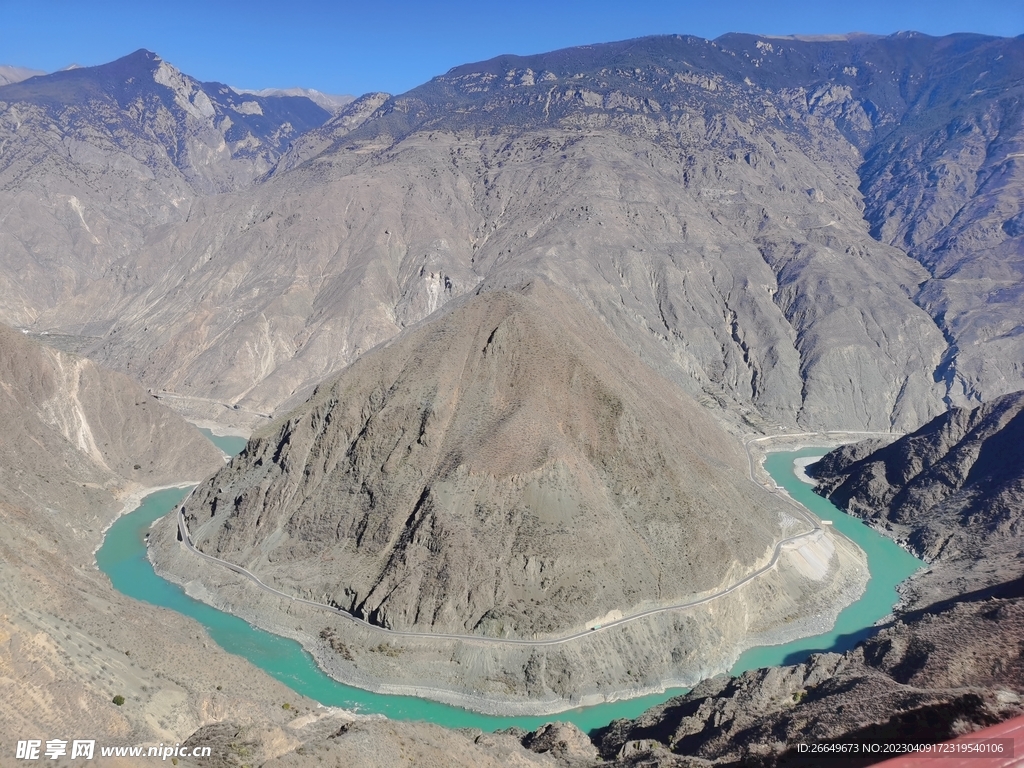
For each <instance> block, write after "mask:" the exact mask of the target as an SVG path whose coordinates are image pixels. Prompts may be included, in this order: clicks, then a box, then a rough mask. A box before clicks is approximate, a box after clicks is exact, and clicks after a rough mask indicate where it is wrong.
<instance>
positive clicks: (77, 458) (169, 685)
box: [0, 326, 285, 755]
mask: <svg viewBox="0 0 1024 768" xmlns="http://www.w3.org/2000/svg"><path fill="white" fill-rule="evenodd" d="M0 421H2V423H3V429H2V430H0V582H2V583H3V589H2V590H0V695H2V696H3V697H4V699H5V700H6V701H8V702H12V705H11V706H7V707H4V708H3V711H2V712H0V742H2V743H3V745H4V749H5V750H11V751H10V752H9V753H8V754H9V755H13V754H14V753H13V749H14V746H13V745H14V742H15V741H16V740H17V739H25V738H36V737H38V736H42V737H43V738H47V737H49V738H69V737H71V735H72V734H81V735H83V736H84V735H85V734H90V736H89V737H90V738H97V739H104V740H106V743H129V742H130V741H132V740H135V741H142V740H145V739H153V740H163V739H169V740H171V741H173V740H174V739H175V738H178V739H180V738H183V737H185V736H187V735H188V734H189V733H190V732H191V731H192V730H194V729H195V728H197V727H199V726H200V725H203V724H205V723H206V722H208V721H209V720H208V718H210V717H211V715H212V716H216V715H215V714H214V713H216V712H220V716H228V715H230V716H234V717H238V718H243V719H244V718H246V717H249V716H250V715H256V714H257V713H260V714H261V716H265V717H266V718H267V721H268V722H273V721H274V717H275V713H274V711H273V710H274V709H275V708H272V707H271V706H270V702H271V701H272V700H273V698H278V697H283V696H284V695H285V694H284V693H283V691H284V690H285V689H284V688H283V686H279V685H278V684H276V683H272V682H271V681H269V680H263V681H254V680H253V678H252V669H251V667H249V665H248V664H245V663H243V662H241V661H240V660H238V659H235V658H232V657H229V656H228V655H227V654H224V653H221V652H219V651H217V650H213V649H210V648H209V647H208V646H209V641H208V639H206V640H200V639H199V633H200V630H199V628H198V626H197V625H195V624H193V623H192V622H191V621H190V620H182V619H181V617H177V618H175V619H171V618H170V617H169V615H166V614H165V613H164V612H163V611H162V610H160V609H156V608H153V607H152V606H149V605H146V604H143V603H139V602H137V601H134V600H131V599H129V598H126V597H124V596H123V595H120V594H119V593H118V592H116V591H115V590H114V589H113V587H112V586H111V585H110V581H109V580H108V579H107V577H106V576H105V575H104V574H102V573H101V572H100V571H98V570H97V568H96V566H95V557H94V552H95V550H96V548H97V547H98V546H99V544H100V542H101V539H102V531H103V530H105V528H106V527H107V526H108V525H109V524H110V523H111V522H112V521H113V520H114V518H116V516H117V515H118V514H119V512H120V511H121V508H122V505H123V503H125V502H128V501H129V499H130V497H131V494H133V493H136V492H138V491H139V490H140V489H141V488H142V487H148V486H154V485H161V484H165V483H171V482H173V483H179V482H182V481H187V480H189V479H191V480H195V481H198V480H200V479H202V478H203V477H204V476H206V475H207V474H209V473H211V472H213V471H215V470H216V469H217V468H218V467H220V466H223V460H222V458H221V456H220V453H219V451H217V450H216V449H215V448H214V447H213V446H212V445H211V444H210V443H209V441H207V440H206V439H205V438H204V437H203V436H202V435H201V434H200V433H199V432H198V431H197V430H196V429H195V428H193V427H192V426H191V425H189V424H187V423H186V422H185V421H183V420H182V419H181V417H180V416H178V415H177V414H175V413H174V412H172V411H169V410H168V409H166V408H164V407H162V406H160V405H158V404H156V403H155V402H153V400H152V398H150V397H149V396H147V395H146V394H145V392H143V391H142V390H141V389H140V388H139V387H138V385H137V384H134V383H133V382H131V381H130V380H128V379H127V377H125V376H124V375H123V374H120V373H115V372H112V371H104V370H102V369H100V368H98V367H97V366H96V365H95V364H93V363H91V362H89V361H87V360H83V359H81V358H76V357H73V356H70V355H65V354H62V353H59V352H56V351H55V350H52V349H49V348H47V347H43V346H40V345H39V344H37V343H35V342H33V341H31V340H29V339H27V338H25V336H24V335H23V334H21V333H18V332H15V331H12V330H11V329H9V328H6V327H2V326H0ZM154 627H160V631H158V632H154V631H153V628H154ZM218 685H221V686H222V687H224V688H226V689H227V690H226V692H224V693H218V691H216V690H215V687H216V686H218ZM114 695H123V696H124V697H125V698H126V703H125V705H124V706H123V707H117V706H115V705H113V704H112V703H111V699H112V697H113V696H114ZM254 697H255V698H259V699H262V702H261V703H259V704H254V701H253V699H254ZM276 709H278V710H279V709H280V707H279V706H278V707H276ZM44 734H45V735H44Z"/></svg>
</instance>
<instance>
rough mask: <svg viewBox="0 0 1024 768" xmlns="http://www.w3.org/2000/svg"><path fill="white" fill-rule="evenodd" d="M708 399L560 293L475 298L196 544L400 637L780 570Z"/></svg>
mask: <svg viewBox="0 0 1024 768" xmlns="http://www.w3.org/2000/svg"><path fill="white" fill-rule="evenodd" d="M746 467H747V464H746V457H745V456H744V454H743V451H742V448H741V447H740V445H739V443H738V442H737V441H736V440H735V439H734V438H732V437H731V436H729V435H727V434H726V433H725V432H723V431H722V429H721V428H720V427H719V426H717V425H716V423H715V422H714V421H713V420H712V419H711V418H710V417H709V416H708V415H706V414H705V412H704V411H703V409H702V408H700V407H699V406H698V405H697V404H696V403H694V402H693V401H692V400H690V399H689V397H688V396H687V395H685V394H683V393H682V392H681V391H679V389H678V388H677V387H675V386H673V385H672V384H670V383H669V382H667V381H666V380H664V379H662V378H661V377H659V376H658V375H657V374H655V373H654V372H652V371H651V370H650V369H648V368H647V367H646V366H645V365H644V364H643V362H642V361H641V360H639V359H638V358H637V357H636V356H635V355H634V354H633V353H632V352H630V351H629V350H628V349H627V348H626V347H625V345H623V344H622V342H620V341H619V340H618V339H617V338H616V337H615V336H614V335H613V334H612V333H611V332H610V331H609V330H608V329H607V328H606V327H605V326H604V325H603V324H601V323H600V322H595V320H593V319H592V316H590V315H589V313H587V312H586V310H585V309H583V307H581V306H580V305H579V304H578V303H577V302H575V301H574V300H573V299H571V298H570V297H569V296H567V295H566V294H564V293H562V292H561V291H559V290H558V289H556V288H554V287H552V286H551V285H550V284H548V283H547V282H545V281H541V280H534V281H532V282H530V283H529V284H527V285H525V286H523V287H519V288H515V289H501V290H495V291H491V292H482V293H478V294H475V295H473V296H471V297H465V298H463V299H460V300H457V301H456V302H454V303H453V304H452V305H450V307H449V308H448V311H445V312H444V313H443V314H441V316H440V317H437V318H436V319H433V320H432V321H430V322H428V323H427V324H424V325H421V326H418V327H416V328H413V329H410V330H408V331H406V332H404V333H403V334H401V335H399V336H398V337H397V338H396V339H394V340H393V341H391V342H389V343H387V344H385V345H383V346H381V347H379V348H377V349H376V350H374V351H372V352H370V353H368V354H366V355H365V356H363V357H362V358H360V359H359V360H358V361H356V362H355V363H354V364H352V365H351V366H350V367H349V368H347V369H346V370H345V371H344V373H343V374H342V375H341V376H340V377H339V378H338V379H337V380H336V381H334V382H333V383H330V384H327V385H324V386H322V387H321V388H320V389H319V390H318V391H317V392H316V394H315V395H314V396H313V397H312V398H311V399H310V400H309V401H308V402H307V403H305V404H304V405H303V406H301V407H300V408H298V409H297V410H295V411H293V412H292V413H291V414H289V415H288V416H286V417H284V418H283V419H282V420H280V421H278V422H276V423H275V424H273V425H271V426H270V427H268V428H267V429H266V430H264V431H263V432H262V433H261V434H260V435H258V436H257V437H256V438H255V439H254V440H253V441H252V442H250V444H249V446H248V448H247V449H246V451H245V452H244V453H243V454H242V456H241V457H239V458H238V459H236V460H235V461H234V462H232V464H231V465H230V466H229V467H227V468H225V469H224V470H223V471H222V472H220V473H219V474H218V475H216V476H215V477H214V478H212V479H211V480H210V481H209V482H208V483H207V484H205V485H204V486H202V487H201V488H200V489H199V491H198V492H197V493H196V495H195V496H194V497H193V499H192V500H191V501H190V503H189V504H188V507H187V518H188V521H189V525H190V527H191V531H192V534H193V537H194V539H195V541H196V544H197V546H198V547H199V548H200V549H202V550H204V551H205V552H207V553H210V554H215V555H217V556H219V557H221V558H223V559H226V560H229V561H231V562H235V563H238V564H242V565H244V566H245V567H246V568H249V569H251V570H252V571H254V572H255V573H256V574H258V575H259V576H260V577H261V578H262V579H264V580H265V581H267V582H268V583H270V584H272V585H274V586H275V587H277V588H280V589H282V590H284V591H286V592H290V593H293V594H301V595H303V596H306V597H310V598H312V599H315V600H318V601H323V602H328V603H332V604H335V605H338V606H341V607H343V608H345V609H346V610H349V611H352V612H353V613H355V614H357V615H360V616H363V617H365V618H367V619H368V620H370V621H371V622H374V623H377V624H380V625H383V626H387V627H392V628H401V629H413V630H418V631H439V632H459V633H465V632H474V633H482V634H493V635H532V634H546V633H558V632H562V631H565V630H568V629H570V628H579V627H580V626H581V625H582V624H584V623H586V622H590V621H594V620H600V618H601V617H603V616H605V615H607V614H608V613H609V612H611V611H622V612H624V613H627V614H628V613H630V612H633V611H635V610H637V609H639V608H640V607H651V606H655V605H669V604H674V603H678V602H681V601H683V600H685V599H686V598H687V597H689V596H695V595H699V594H702V593H709V592H713V591H716V590H717V589H719V588H721V587H723V586H725V585H727V584H731V583H733V582H735V581H736V580H738V579H739V578H741V577H742V575H744V574H746V573H749V572H750V571H752V570H754V569H755V568H756V567H758V566H760V565H764V564H765V563H767V562H768V560H769V558H770V557H771V555H772V552H773V549H774V545H775V543H776V542H777V541H778V540H780V539H781V538H783V536H785V535H786V534H784V533H783V527H784V525H785V523H786V521H789V522H792V520H791V518H789V517H788V515H787V514H786V513H785V512H784V511H783V507H782V504H781V503H780V502H779V501H778V500H777V499H776V498H775V497H773V496H771V495H769V494H767V493H765V492H764V491H763V490H762V489H760V488H759V487H758V486H756V485H755V484H753V483H752V482H750V481H749V480H748V479H747V477H746Z"/></svg>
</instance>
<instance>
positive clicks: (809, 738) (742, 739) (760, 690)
mask: <svg viewBox="0 0 1024 768" xmlns="http://www.w3.org/2000/svg"><path fill="white" fill-rule="evenodd" d="M1020 594H1021V590H1020V585H1019V584H1018V585H1017V588H1016V596H1015V597H1012V598H1002V599H986V600H979V601H970V602H964V603H960V604H957V605H955V606H953V607H947V608H945V609H943V610H941V611H938V612H936V613H934V614H931V613H929V614H925V615H912V616H907V617H904V619H903V620H902V621H899V622H896V623H895V624H894V625H893V626H891V627H888V628H886V629H884V630H882V631H881V632H880V633H879V634H878V635H877V636H875V637H873V638H871V639H870V640H868V641H866V642H865V643H864V644H863V645H862V646H859V647H858V648H856V649H854V650H852V651H849V652H847V653H845V654H843V655H839V654H821V655H816V656H813V657H812V658H811V659H810V660H809V661H807V662H805V663H803V664H797V665H794V666H789V667H776V668H772V669H763V670H756V671H752V672H746V673H744V674H743V675H741V676H740V677H738V678H732V679H730V678H726V677H724V676H723V677H718V678H714V679H711V680H707V681H705V682H703V683H701V684H700V685H699V686H697V687H696V688H694V689H693V691H691V692H690V693H688V694H687V695H686V696H681V697H679V698H676V699H672V700H670V701H668V702H666V703H665V704H663V705H661V706H658V707H654V708H652V709H650V710H648V711H647V712H645V713H644V714H643V715H642V716H641V717H640V718H638V719H636V720H632V721H625V720H620V721H616V722H614V723H612V724H611V725H610V726H609V727H608V728H607V729H605V730H604V731H603V732H602V733H600V734H599V735H597V737H596V739H595V740H596V742H597V744H598V746H599V747H600V749H601V754H602V755H603V756H604V757H605V758H606V759H607V760H609V761H612V762H613V763H614V764H615V765H620V766H632V765H637V766H639V765H645V766H654V765H657V766H694V765H757V766H774V765H805V766H815V765H842V766H860V765H870V764H872V763H875V762H879V761H880V760H882V759H885V758H886V757H887V756H886V755H884V754H878V755H874V756H871V755H868V756H864V755H856V756H852V757H850V758H848V759H846V760H845V761H844V760H843V758H841V757H838V756H834V755H829V756H826V757H824V758H823V757H822V756H821V755H801V754H800V753H799V752H798V751H797V745H799V744H805V745H809V744H814V743H820V742H825V743H828V742H833V741H834V742H846V743H856V744H859V745H863V744H869V743H879V744H887V743H888V744H893V743H906V742H911V743H913V742H916V743H937V742H940V741H945V740H947V739H950V738H953V737H955V736H959V735H962V734H964V733H970V732H972V731H975V730H978V729H979V728H983V727H986V726H989V725H992V724H994V723H997V722H1000V721H1001V720H1005V719H1007V718H1010V717H1014V716H1017V715H1019V714H1020V713H1021V712H1024V703H1022V698H1021V697H1022V696H1024V657H1022V655H1021V648H1020V642H1019V640H1020V636H1021V634H1020V633H1021V632H1022V631H1024V598H1021V596H1020ZM889 756H891V755H889Z"/></svg>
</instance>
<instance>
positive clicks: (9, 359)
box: [0, 326, 221, 511]
mask: <svg viewBox="0 0 1024 768" xmlns="http://www.w3.org/2000/svg"><path fill="white" fill-rule="evenodd" d="M0 420H2V421H3V423H4V430H3V436H2V438H0V467H3V480H2V483H0V493H2V494H3V498H4V500H5V501H7V502H8V503H10V504H14V505H17V506H19V507H25V508H28V509H32V510H41V509H45V508H55V509H59V510H66V511H70V510H73V509H75V508H76V507H78V506H84V507H90V506H95V505H96V504H97V503H102V501H103V500H104V499H105V500H106V502H107V503H111V502H112V501H113V499H112V495H120V494H123V493H125V492H126V491H130V490H132V489H134V488H137V487H139V486H141V485H161V484H164V483H168V482H175V483H176V482H181V481H182V480H183V479H185V480H187V479H190V478H191V479H196V480H198V479H201V478H202V477H204V476H205V475H207V474H209V473H210V472H212V471H213V470H215V469H217V468H218V467H219V466H220V464H221V462H220V460H219V459H220V453H219V451H217V449H216V448H215V447H214V446H213V445H212V444H211V443H210V442H209V441H208V440H206V439H205V438H204V437H203V436H202V435H201V434H199V432H198V431H197V430H196V429H195V428H194V427H192V426H191V425H190V424H188V423H187V422H185V421H184V420H183V419H182V418H181V417H180V416H178V415H177V414H175V413H174V412H173V411H170V410H169V409H167V408H165V407H163V406H161V405H159V404H157V403H156V402H155V401H154V400H153V398H152V397H150V396H149V395H147V394H146V393H145V392H144V391H143V390H142V389H141V388H140V387H139V386H138V385H137V384H135V383H134V382H132V381H131V380H130V379H129V378H128V377H127V376H125V375H124V374H120V373H115V372H113V371H105V370H103V369H102V368H100V367H99V366H97V365H96V364H95V363H92V362H90V361H89V360H86V359H84V358H79V357H75V356H73V355H67V354H64V353H61V352H58V351H56V350H54V349H51V348H49V347H44V346H42V345H40V344H38V343H36V342H34V341H32V340H30V339H28V338H26V337H25V335H24V334H21V333H18V332H17V331H14V330H12V329H10V328H7V327H6V326H0ZM168 446H170V448H169V447H168Z"/></svg>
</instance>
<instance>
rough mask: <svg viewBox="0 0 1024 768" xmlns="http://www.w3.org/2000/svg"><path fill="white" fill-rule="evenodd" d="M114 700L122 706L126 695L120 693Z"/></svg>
mask: <svg viewBox="0 0 1024 768" xmlns="http://www.w3.org/2000/svg"><path fill="white" fill-rule="evenodd" d="M113 701H114V703H115V704H117V706H119V707H120V706H121V705H122V704H124V696H122V695H121V694H120V693H119V694H117V696H115V697H114V699H113Z"/></svg>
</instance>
